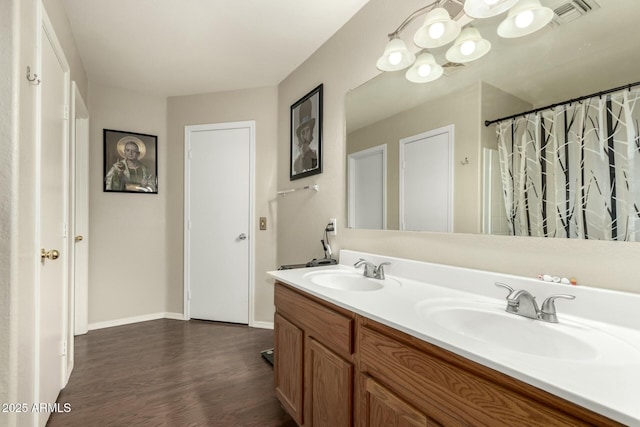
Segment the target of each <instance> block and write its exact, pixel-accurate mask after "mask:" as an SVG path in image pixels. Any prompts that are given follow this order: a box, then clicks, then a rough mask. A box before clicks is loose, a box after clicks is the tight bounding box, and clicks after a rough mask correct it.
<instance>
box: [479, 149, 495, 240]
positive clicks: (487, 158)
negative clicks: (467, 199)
mask: <svg viewBox="0 0 640 427" xmlns="http://www.w3.org/2000/svg"><path fill="white" fill-rule="evenodd" d="M492 151H496V152H497V151H498V150H492V149H491V148H487V147H483V148H482V215H481V217H482V234H491V215H492V213H493V212H492V206H491V196H492V194H491V190H492V188H491V174H492V172H493V171H492V170H491V156H492V153H491V152H492Z"/></svg>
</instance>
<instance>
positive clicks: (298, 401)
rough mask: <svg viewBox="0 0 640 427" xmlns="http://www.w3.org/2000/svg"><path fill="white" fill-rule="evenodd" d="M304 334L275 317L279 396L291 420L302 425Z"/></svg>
mask: <svg viewBox="0 0 640 427" xmlns="http://www.w3.org/2000/svg"><path fill="white" fill-rule="evenodd" d="M303 344H304V333H303V331H302V329H300V328H298V327H297V326H296V325H294V324H293V323H291V322H289V321H288V320H287V319H285V318H284V317H282V316H281V315H279V314H278V313H276V315H275V317H274V360H273V361H274V363H273V365H274V366H273V371H274V383H275V389H276V396H277V397H278V400H280V403H282V406H284V408H285V410H286V411H287V412H289V415H291V418H293V419H294V421H295V422H296V423H298V425H302V421H303V419H302V402H303V387H304V384H303V374H304V369H303V365H302V362H303Z"/></svg>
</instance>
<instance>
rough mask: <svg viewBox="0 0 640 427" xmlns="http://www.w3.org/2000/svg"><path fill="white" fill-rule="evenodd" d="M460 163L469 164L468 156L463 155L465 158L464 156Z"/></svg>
mask: <svg viewBox="0 0 640 427" xmlns="http://www.w3.org/2000/svg"><path fill="white" fill-rule="evenodd" d="M460 164H461V165H462V166H464V165H468V164H469V158H468V157H465V158H464V160H463V161H461V162H460Z"/></svg>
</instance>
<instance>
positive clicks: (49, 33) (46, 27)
mask: <svg viewBox="0 0 640 427" xmlns="http://www.w3.org/2000/svg"><path fill="white" fill-rule="evenodd" d="M36 19H37V21H36V22H37V23H38V25H37V28H36V34H35V37H36V64H37V65H36V69H37V70H42V64H43V61H42V54H43V46H42V40H43V38H44V37H46V38H47V39H48V40H49V43H50V44H51V47H52V49H53V52H54V54H55V55H56V58H57V59H58V61H59V62H60V65H61V68H62V70H63V72H64V88H63V90H64V106H63V108H67V109H68V108H69V104H70V102H69V97H70V93H71V89H70V84H71V81H70V72H71V71H70V67H69V63H68V62H67V60H66V58H65V56H64V50H63V49H62V45H61V44H60V42H59V41H58V38H57V36H56V34H55V30H54V27H53V24H52V23H51V20H50V19H49V16H48V15H47V12H46V9H45V7H44V4H43V2H42V1H38V2H37V5H36ZM41 78H46V76H41ZM67 118H68V117H67ZM35 120H36V124H35V131H36V133H35V141H36V144H35V157H36V158H35V183H36V188H35V192H34V197H35V198H36V199H35V213H36V224H35V235H34V236H35V242H34V249H35V252H36V256H34V261H35V262H34V270H35V285H36V286H35V292H34V299H35V301H34V311H35V315H34V322H35V323H34V329H35V330H34V339H35V345H34V359H33V360H34V366H33V375H34V376H33V379H34V389H33V401H34V402H39V401H41V393H40V356H41V355H40V350H41V349H40V334H41V330H40V320H41V316H40V315H41V308H42V306H43V305H42V304H41V299H40V296H41V295H40V285H41V280H42V274H41V265H40V256H39V249H40V247H41V241H40V240H41V233H42V225H41V223H40V216H41V210H42V204H41V202H40V199H41V197H42V188H41V185H40V184H41V180H42V171H41V167H42V162H41V156H42V85H41V84H40V85H38V87H37V90H36V113H35ZM63 150H64V152H65V153H66V155H65V156H64V160H63V164H62V168H63V169H62V170H63V180H64V184H66V185H64V184H63V192H64V193H63V206H64V210H63V221H64V222H65V224H64V225H63V227H64V229H65V230H64V232H65V235H64V236H63V241H62V245H63V246H62V248H64V249H63V250H64V254H63V255H68V253H69V183H70V181H69V178H70V177H69V121H67V124H66V126H65V128H64V142H63ZM60 262H62V263H63V267H62V268H63V277H62V280H63V283H62V307H61V309H62V313H61V315H62V319H63V320H62V337H63V340H65V339H66V337H67V333H66V332H67V330H68V328H69V323H68V322H69V311H70V310H71V308H70V307H69V292H70V290H69V257H68V256H64V257H63V259H61V260H60ZM66 347H67V348H66V354H65V355H63V356H62V357H61V358H60V363H61V377H60V378H59V381H60V384H59V386H60V389H62V388H63V386H64V385H66V383H67V380H68V378H69V376H70V374H71V371H70V370H71V369H73V362H71V363H69V364H68V363H67V362H68V359H69V354H70V353H72V352H73V347H71V346H70V345H69V342H67V345H66ZM71 359H73V357H71ZM48 416H49V413H41V414H37V415H36V416H35V420H34V422H35V423H36V424H43V423H42V422H41V419H42V417H45V418H44V419H45V422H46V419H47V418H48Z"/></svg>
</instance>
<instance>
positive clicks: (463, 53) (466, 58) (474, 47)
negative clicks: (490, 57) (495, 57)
mask: <svg viewBox="0 0 640 427" xmlns="http://www.w3.org/2000/svg"><path fill="white" fill-rule="evenodd" d="M489 50H491V43H490V42H489V40H487V39H483V38H482V36H481V35H480V32H479V31H478V30H477V29H475V28H474V27H466V28H465V29H464V30H462V33H460V37H458V38H457V39H456V42H455V43H454V44H453V46H451V47H450V48H449V50H447V54H446V55H445V56H446V58H447V61H451V62H458V63H461V64H464V63H465V62H471V61H475V60H476V59H480V58H482V57H483V56H485V55H486V54H487V53H489Z"/></svg>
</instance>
